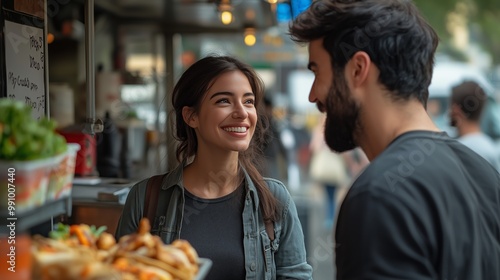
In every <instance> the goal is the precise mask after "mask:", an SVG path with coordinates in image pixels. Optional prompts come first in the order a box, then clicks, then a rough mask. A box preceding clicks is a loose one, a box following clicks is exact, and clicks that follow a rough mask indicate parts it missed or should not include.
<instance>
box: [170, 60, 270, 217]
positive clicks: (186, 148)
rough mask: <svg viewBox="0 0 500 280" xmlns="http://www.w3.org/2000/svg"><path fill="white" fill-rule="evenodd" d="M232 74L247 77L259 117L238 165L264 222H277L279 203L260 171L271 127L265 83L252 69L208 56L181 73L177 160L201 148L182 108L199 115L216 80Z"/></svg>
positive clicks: (177, 97) (175, 97)
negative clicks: (253, 192) (266, 113)
mask: <svg viewBox="0 0 500 280" xmlns="http://www.w3.org/2000/svg"><path fill="white" fill-rule="evenodd" d="M231 71H240V72H241V73H243V74H244V75H245V76H246V77H247V78H248V82H249V83H250V86H251V87H252V92H253V93H254V94H255V107H256V109H257V116H258V121H257V124H256V128H255V132H254V136H253V138H252V141H251V143H250V145H249V148H248V149H247V150H246V151H244V152H240V153H239V163H240V165H241V166H242V167H243V168H244V169H245V170H246V171H247V172H248V175H249V176H250V178H251V179H252V181H253V183H254V185H255V187H256V188H257V192H258V195H259V201H260V208H261V209H262V213H263V217H264V220H265V221H276V220H277V219H278V215H277V208H278V202H277V200H276V198H275V197H274V196H273V194H272V193H271V191H270V190H269V188H268V187H267V185H266V183H265V182H264V180H263V178H262V175H261V174H260V172H259V169H258V166H260V164H261V162H260V160H261V158H262V156H261V152H262V151H260V147H261V146H262V144H263V143H264V140H265V137H264V136H265V135H264V134H265V130H266V129H267V126H268V125H267V119H266V118H265V116H264V114H263V107H262V99H263V96H264V83H263V82H262V80H261V79H260V78H259V76H258V75H257V73H255V71H254V70H253V69H252V67H250V66H249V65H247V64H246V63H243V62H241V61H239V60H237V59H236V58H233V57H229V56H207V57H205V58H202V59H200V60H198V61H197V62H195V63H194V64H193V65H191V66H190V67H189V68H188V69H187V70H186V71H185V72H184V73H183V74H182V76H181V77H180V79H179V81H178V82H177V84H176V85H175V87H174V90H173V94H172V104H173V109H174V111H175V132H174V136H175V138H176V139H177V140H178V141H179V146H178V147H177V151H176V156H177V160H178V161H179V162H184V161H185V160H187V159H188V158H190V157H192V156H194V155H195V154H196V151H197V148H198V140H197V138H196V133H195V131H194V129H193V128H192V127H190V126H188V125H187V124H186V122H184V119H183V117H182V108H184V106H188V107H191V108H193V109H194V112H199V110H200V106H201V103H202V100H203V98H204V97H205V94H206V92H207V91H208V90H209V89H210V87H211V86H212V84H213V83H214V81H215V79H216V78H218V77H220V76H221V75H222V74H224V73H227V72H231Z"/></svg>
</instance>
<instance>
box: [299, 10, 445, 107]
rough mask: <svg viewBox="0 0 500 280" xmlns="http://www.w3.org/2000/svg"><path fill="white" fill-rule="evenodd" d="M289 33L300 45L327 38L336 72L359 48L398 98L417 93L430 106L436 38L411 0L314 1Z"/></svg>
mask: <svg viewBox="0 0 500 280" xmlns="http://www.w3.org/2000/svg"><path fill="white" fill-rule="evenodd" d="M290 35H291V37H292V39H293V40H294V41H296V42H302V43H307V42H310V41H312V40H316V39H320V38H324V40H323V47H324V48H325V50H326V51H328V53H329V54H330V57H331V63H332V68H333V70H334V71H335V72H337V73H339V72H340V73H343V70H344V68H345V65H346V63H347V62H348V61H349V59H351V57H352V56H353V55H354V54H355V53H356V52H358V51H364V52H366V53H367V54H368V55H369V56H370V59H371V60H372V61H373V63H374V64H375V65H376V66H377V67H378V69H379V70H380V75H379V82H380V83H382V84H383V85H384V86H385V87H386V88H387V89H388V90H389V91H391V92H394V93H395V95H394V98H395V99H401V100H408V99H410V98H412V97H416V98H417V99H418V100H419V101H420V102H421V103H422V104H423V105H424V106H425V105H426V103H427V98H428V95H429V94H428V87H429V84H430V83H431V78H432V69H433V66H434V52H435V50H436V48H437V45H438V36H437V34H436V32H435V31H434V30H433V29H432V27H431V26H430V25H429V24H428V23H427V22H426V21H425V19H424V18H423V17H422V16H421V15H420V13H419V11H418V9H417V8H416V7H415V5H414V4H413V3H412V1H410V0H365V1H352V0H330V1H313V3H312V4H311V6H310V7H309V9H307V10H306V11H304V12H303V13H302V14H300V15H299V16H298V17H297V18H296V19H295V20H294V21H293V22H292V23H291V25H290Z"/></svg>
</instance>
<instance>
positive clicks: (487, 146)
mask: <svg viewBox="0 0 500 280" xmlns="http://www.w3.org/2000/svg"><path fill="white" fill-rule="evenodd" d="M457 140H458V141H460V142H461V143H462V144H464V145H465V146H467V147H469V148H470V149H471V150H473V151H474V152H476V153H477V154H479V155H480V156H482V157H483V158H484V159H486V160H487V161H488V162H489V163H490V164H491V165H493V167H495V169H496V170H497V171H498V172H500V151H499V150H498V149H497V147H496V146H495V143H494V142H493V140H491V138H490V137H489V136H488V135H486V134H484V133H482V132H479V133H471V134H467V135H464V136H462V137H459V138H458V139H457Z"/></svg>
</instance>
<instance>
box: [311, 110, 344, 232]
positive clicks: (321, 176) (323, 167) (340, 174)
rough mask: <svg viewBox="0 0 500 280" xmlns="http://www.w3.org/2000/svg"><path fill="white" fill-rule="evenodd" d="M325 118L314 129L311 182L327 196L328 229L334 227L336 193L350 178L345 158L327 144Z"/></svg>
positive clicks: (326, 226) (326, 214)
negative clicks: (319, 186)
mask: <svg viewBox="0 0 500 280" xmlns="http://www.w3.org/2000/svg"><path fill="white" fill-rule="evenodd" d="M324 128H325V118H324V116H323V115H322V116H321V119H320V121H319V122H318V124H317V125H316V127H314V129H313V132H312V138H311V142H310V145H309V148H310V150H311V154H312V157H311V163H310V169H309V170H310V172H309V175H310V177H311V180H312V181H314V182H316V183H318V184H319V185H321V187H322V188H323V189H324V190H325V194H326V197H325V198H326V199H325V201H326V208H325V209H326V213H325V220H324V222H323V226H324V227H325V228H327V229H331V228H332V227H333V224H334V221H335V212H336V203H335V202H336V192H337V189H338V188H340V187H344V186H345V184H346V183H347V182H348V179H349V176H348V173H347V167H346V164H345V162H344V158H343V157H342V156H341V155H340V154H337V153H335V152H332V151H331V150H330V149H329V148H328V146H327V145H326V143H325V137H324V134H323V133H324Z"/></svg>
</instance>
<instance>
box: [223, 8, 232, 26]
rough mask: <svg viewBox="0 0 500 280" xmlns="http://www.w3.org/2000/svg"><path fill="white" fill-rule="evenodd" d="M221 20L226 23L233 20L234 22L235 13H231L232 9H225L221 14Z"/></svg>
mask: <svg viewBox="0 0 500 280" xmlns="http://www.w3.org/2000/svg"><path fill="white" fill-rule="evenodd" d="M220 20H221V21H222V23H223V24H224V25H228V24H230V23H231V22H233V13H231V11H223V12H222V13H221V14H220Z"/></svg>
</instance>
